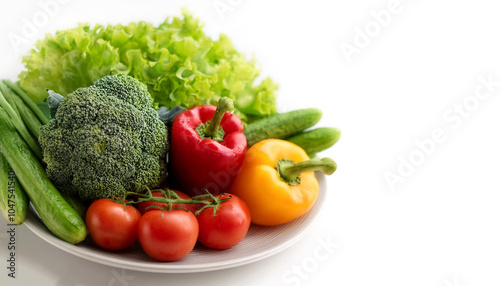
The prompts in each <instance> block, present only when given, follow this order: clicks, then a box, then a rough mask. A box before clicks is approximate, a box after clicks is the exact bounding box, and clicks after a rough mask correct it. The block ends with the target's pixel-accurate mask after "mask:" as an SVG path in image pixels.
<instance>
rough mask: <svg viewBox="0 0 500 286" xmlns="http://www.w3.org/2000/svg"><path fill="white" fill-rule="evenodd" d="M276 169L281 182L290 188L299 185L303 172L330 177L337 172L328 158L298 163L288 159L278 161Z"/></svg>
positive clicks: (334, 164) (333, 163)
mask: <svg viewBox="0 0 500 286" xmlns="http://www.w3.org/2000/svg"><path fill="white" fill-rule="evenodd" d="M276 169H277V170H278V173H279V175H280V178H281V179H282V180H283V181H285V182H286V183H287V184H289V185H290V186H296V185H299V184H300V180H301V178H300V175H301V174H302V173H303V172H308V171H321V172H323V173H325V174H327V175H331V174H333V173H334V172H335V170H337V163H335V161H333V160H332V159H330V158H322V159H318V158H315V159H310V160H307V161H302V162H298V163H295V162H293V161H292V160H289V159H280V160H279V161H278V163H277V164H276Z"/></svg>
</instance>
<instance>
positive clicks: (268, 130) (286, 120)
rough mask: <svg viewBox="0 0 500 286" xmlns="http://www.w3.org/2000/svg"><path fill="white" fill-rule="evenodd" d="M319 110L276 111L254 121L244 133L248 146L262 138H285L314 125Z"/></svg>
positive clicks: (319, 117) (320, 114)
mask: <svg viewBox="0 0 500 286" xmlns="http://www.w3.org/2000/svg"><path fill="white" fill-rule="evenodd" d="M322 115H323V114H322V112H321V110H319V109H317V108H307V109H299V110H293V111H290V112H286V113H278V114H274V115H271V116H269V117H265V118H263V119H260V120H258V121H255V122H253V123H251V124H249V125H248V126H247V128H245V130H244V134H245V136H246V137H247V145H248V147H250V146H252V145H254V144H255V143H257V142H259V141H262V140H264V139H269V138H274V139H285V138H287V137H290V136H292V135H294V134H297V133H299V132H300V131H303V130H305V129H307V128H309V127H312V126H314V125H315V124H316V123H318V121H319V120H320V119H321V116H322Z"/></svg>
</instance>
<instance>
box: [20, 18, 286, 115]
mask: <svg viewBox="0 0 500 286" xmlns="http://www.w3.org/2000/svg"><path fill="white" fill-rule="evenodd" d="M23 64H24V66H25V68H26V70H25V71H23V72H22V73H21V74H20V75H19V84H20V85H21V87H22V88H23V89H24V90H25V91H26V92H27V93H28V94H29V95H30V96H31V98H32V99H33V100H35V102H37V103H41V102H43V101H44V100H45V98H47V95H48V94H47V92H46V90H53V91H55V92H57V93H59V94H62V95H63V96H64V95H66V94H68V93H70V92H72V91H74V90H75V89H77V88H78V87H86V86H90V85H91V84H92V83H93V82H94V81H95V80H97V79H99V78H101V77H103V76H105V75H108V74H116V73H125V74H128V75H130V76H133V77H135V78H137V79H138V80H139V81H141V82H143V83H145V84H146V85H147V86H148V89H149V91H150V93H151V95H152V97H153V100H154V101H155V103H156V104H157V106H166V107H168V108H169V109H170V108H173V107H174V106H181V107H184V108H191V107H193V106H197V105H201V104H215V103H216V102H217V100H218V99H219V98H220V97H222V96H226V97H230V98H232V99H233V100H234V103H235V107H236V109H237V112H238V115H240V116H241V117H242V119H243V120H245V119H246V118H247V117H248V118H258V117H261V116H267V115H270V114H273V113H275V112H276V91H277V88H278V87H277V85H276V84H275V83H274V82H273V81H272V80H271V79H269V78H266V79H264V80H262V81H261V82H260V83H258V84H256V78H257V77H258V76H259V73H260V71H259V70H258V69H257V66H256V62H255V60H247V59H246V58H245V56H244V55H242V54H241V53H239V52H238V51H237V50H236V49H235V48H234V46H233V44H232V43H231V40H230V39H229V38H228V37H227V36H226V35H224V34H221V35H220V36H219V39H217V40H212V39H210V38H209V37H208V36H207V35H206V34H205V33H204V32H203V25H202V24H200V22H199V19H197V18H194V17H193V16H192V15H191V14H189V13H188V12H187V11H183V17H182V19H181V18H178V17H174V18H172V19H167V20H166V21H165V22H164V23H162V24H160V25H159V26H157V27H155V26H153V25H151V24H149V23H146V22H131V23H129V24H128V25H120V24H118V25H108V26H102V25H95V26H94V27H91V26H90V25H88V24H79V25H78V26H77V27H75V28H71V29H67V30H61V31H57V32H56V33H55V35H47V36H46V38H45V39H43V40H39V41H37V43H36V46H35V48H34V49H32V50H31V51H30V53H29V54H28V55H27V56H25V57H24V58H23Z"/></svg>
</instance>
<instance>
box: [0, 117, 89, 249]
mask: <svg viewBox="0 0 500 286" xmlns="http://www.w3.org/2000/svg"><path fill="white" fill-rule="evenodd" d="M0 130H2V136H0V152H2V153H3V155H4V156H5V158H6V159H7V161H8V162H9V164H10V166H11V167H12V169H13V170H14V172H15V173H16V175H17V178H18V180H19V182H20V183H21V186H22V187H23V188H24V190H25V191H26V194H27V195H28V197H29V198H30V200H31V203H32V204H33V206H34V207H35V209H36V210H37V212H38V214H39V215H40V217H41V219H42V221H43V223H44V224H45V226H46V227H47V228H48V229H49V230H50V231H51V232H52V233H53V234H54V235H55V236H57V237H59V238H61V239H62V240H64V241H67V242H69V243H72V244H76V243H79V242H81V241H83V240H84V239H85V237H86V236H87V228H86V226H85V223H84V221H83V219H82V218H81V217H80V216H79V215H78V213H77V212H76V211H75V210H74V209H73V208H72V207H71V206H70V205H69V204H68V203H67V202H66V201H65V200H64V198H63V197H62V196H61V194H60V193H59V191H58V190H57V189H56V188H55V187H54V185H53V184H52V182H51V181H50V180H49V178H48V177H47V174H46V173H45V170H44V169H43V166H42V164H41V163H40V162H39V161H38V160H37V158H36V157H35V156H34V155H33V153H32V152H31V150H30V148H29V147H28V145H27V144H26V142H25V141H24V140H23V138H22V137H21V136H20V135H19V134H18V133H17V130H16V128H15V127H14V125H12V123H11V119H10V117H9V115H8V114H7V112H6V111H5V110H4V109H1V108H0Z"/></svg>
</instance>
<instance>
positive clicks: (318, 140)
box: [286, 127, 340, 157]
mask: <svg viewBox="0 0 500 286" xmlns="http://www.w3.org/2000/svg"><path fill="white" fill-rule="evenodd" d="M339 139H340V130H339V129H337V128H331V127H321V128H316V129H312V130H309V131H305V132H302V133H300V134H297V135H295V136H292V137H289V138H287V139H286V140H287V141H289V142H292V143H294V144H296V145H298V146H300V147H301V148H302V149H304V151H306V153H307V155H309V157H314V155H315V154H316V153H318V152H321V151H324V150H326V149H328V148H330V147H332V146H333V145H335V143H337V141H339Z"/></svg>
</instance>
